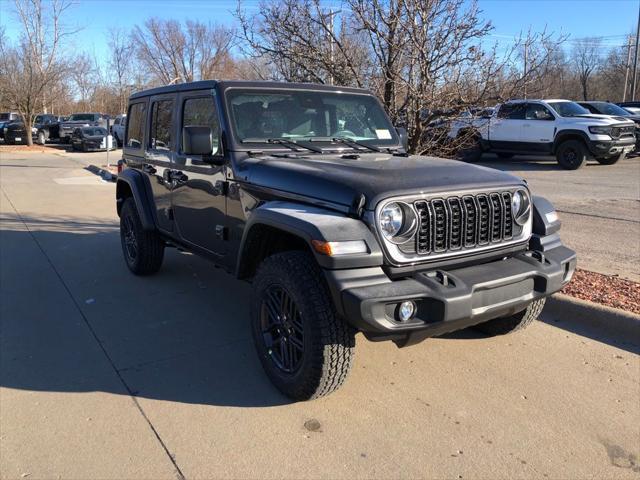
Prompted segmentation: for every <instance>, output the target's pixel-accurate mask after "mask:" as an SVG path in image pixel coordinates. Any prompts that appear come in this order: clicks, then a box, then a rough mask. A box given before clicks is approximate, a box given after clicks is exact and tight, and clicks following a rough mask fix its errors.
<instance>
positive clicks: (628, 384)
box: [0, 154, 640, 479]
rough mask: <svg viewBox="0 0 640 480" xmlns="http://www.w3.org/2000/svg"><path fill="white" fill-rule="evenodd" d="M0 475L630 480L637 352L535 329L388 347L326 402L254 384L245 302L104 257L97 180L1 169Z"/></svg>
mask: <svg viewBox="0 0 640 480" xmlns="http://www.w3.org/2000/svg"><path fill="white" fill-rule="evenodd" d="M0 186H1V188H2V192H1V195H2V196H1V197H0V205H1V211H0V215H1V222H2V225H1V230H0V254H1V255H2V256H1V258H0V274H1V277H0V283H1V284H2V288H1V289H0V295H1V297H0V308H1V310H0V319H1V321H2V338H1V339H0V341H1V342H2V343H1V348H0V355H1V357H0V404H1V406H2V408H1V409H0V472H2V478H7V479H8V478H21V477H23V476H24V475H27V474H29V476H28V478H54V477H58V476H59V477H64V478H134V477H135V478H176V477H178V478H180V477H182V476H184V477H186V478H214V477H215V478H222V477H225V478H274V477H278V478H318V477H323V478H345V477H349V478H389V477H395V478H397V477H412V478H413V477H415V478H427V477H441V478H531V477H538V478H568V477H570V478H577V477H579V478H637V477H638V473H639V472H640V461H639V459H638V458H639V456H640V452H639V451H638V448H639V445H640V443H639V440H640V429H639V428H640V427H639V425H640V411H639V408H638V398H639V397H640V380H639V378H640V357H639V355H638V354H639V352H640V345H639V344H638V343H634V342H637V339H628V338H627V339H625V338H617V337H616V336H615V335H614V336H605V335H603V334H601V333H600V332H598V331H591V332H584V331H581V328H582V327H581V325H580V324H579V322H575V321H573V320H571V319H567V318H562V317H552V316H549V315H546V316H544V317H543V319H544V322H537V323H535V324H534V325H533V326H532V327H530V328H529V329H527V330H526V331H524V332H522V333H520V334H516V335H513V336H507V337H500V338H493V339H488V338H484V337H481V336H478V335H475V334H473V333H470V332H462V333H458V334H456V335H450V336H448V337H446V338H439V339H432V340H429V341H427V342H425V343H422V344H420V345H417V346H415V347H410V348H408V349H403V350H398V349H396V348H395V346H394V345H393V344H389V343H381V344H376V343H369V342H367V341H365V340H364V339H363V338H362V337H361V336H359V337H358V339H357V344H358V347H357V354H356V360H355V366H354V370H353V372H352V374H351V376H350V378H349V379H348V381H347V383H346V384H345V386H344V387H343V388H342V389H341V390H339V391H338V392H336V393H335V394H333V395H331V396H329V397H327V398H323V399H320V400H317V401H313V402H306V403H296V404H292V403H290V402H289V401H288V400H287V399H286V398H284V397H282V396H281V395H280V394H279V393H278V392H277V391H276V390H275V389H274V388H273V387H272V386H271V384H270V383H269V382H268V381H267V379H266V377H265V376H264V374H263V373H262V370H261V367H260V365H259V362H258V360H257V358H256V356H255V353H254V351H253V346H252V342H251V340H250V333H249V328H248V327H249V326H248V313H249V312H248V306H247V304H248V301H247V300H248V297H249V295H250V288H249V287H248V286H247V285H245V284H241V283H238V282H236V281H234V280H232V279H231V277H229V276H228V275H226V274H224V273H222V272H220V271H218V270H216V269H214V268H212V267H211V265H210V264H209V263H207V262H206V261H204V260H202V259H199V258H197V257H195V256H193V255H188V254H182V253H179V252H177V251H174V250H169V251H168V252H167V257H166V260H165V264H164V266H163V269H162V271H161V272H160V273H159V274H158V275H156V276H154V277H149V278H140V277H134V276H133V275H130V274H129V273H128V271H127V270H126V267H125V266H124V263H123V261H122V259H121V252H120V244H119V235H118V229H117V217H116V215H115V211H114V200H113V199H114V189H115V187H114V185H113V184H110V183H106V182H102V181H101V180H100V179H99V178H98V177H96V176H95V175H92V174H91V173H89V172H87V171H86V170H83V169H82V168H81V166H79V164H78V162H76V161H75V160H74V159H71V158H68V157H66V156H63V157H60V156H47V155H33V154H29V155H22V156H21V155H4V154H3V155H2V158H1V159H0Z"/></svg>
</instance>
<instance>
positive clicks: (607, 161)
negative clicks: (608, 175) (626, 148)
mask: <svg viewBox="0 0 640 480" xmlns="http://www.w3.org/2000/svg"><path fill="white" fill-rule="evenodd" d="M626 156H627V154H626V153H620V154H618V155H615V156H613V157H608V158H596V160H597V161H598V163H599V164H600V165H613V164H614V163H618V162H619V161H620V160H624V159H625V157H626Z"/></svg>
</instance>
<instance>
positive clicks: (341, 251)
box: [311, 240, 369, 257]
mask: <svg viewBox="0 0 640 480" xmlns="http://www.w3.org/2000/svg"><path fill="white" fill-rule="evenodd" d="M311 244H312V245H313V249H314V250H315V251H316V252H318V253H320V254H321V255H327V256H329V257H336V256H339V255H355V254H358V253H369V249H368V248H367V244H366V242H365V241H364V240H348V241H345V242H325V241H323V240H311Z"/></svg>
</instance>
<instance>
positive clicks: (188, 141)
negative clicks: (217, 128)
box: [182, 125, 224, 165]
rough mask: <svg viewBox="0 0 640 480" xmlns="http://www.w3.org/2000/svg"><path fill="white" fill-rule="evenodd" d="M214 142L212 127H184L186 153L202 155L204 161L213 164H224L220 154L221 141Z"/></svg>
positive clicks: (183, 146) (183, 136)
mask: <svg viewBox="0 0 640 480" xmlns="http://www.w3.org/2000/svg"><path fill="white" fill-rule="evenodd" d="M216 140H217V141H216V143H215V146H214V144H213V133H212V131H211V127H204V126H196V125H189V126H186V127H182V151H183V153H185V154H186V155H201V156H202V161H203V162H205V163H210V164H212V165H222V163H224V159H223V158H222V157H221V156H220V155H219V152H220V147H219V145H220V142H219V140H218V139H216Z"/></svg>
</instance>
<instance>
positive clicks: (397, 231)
mask: <svg viewBox="0 0 640 480" xmlns="http://www.w3.org/2000/svg"><path fill="white" fill-rule="evenodd" d="M378 223H379V224H380V230H381V231H382V234H383V235H384V237H385V238H386V239H387V240H389V241H390V242H392V243H395V244H398V245H399V244H401V243H405V242H408V241H409V240H410V239H411V237H412V236H413V235H414V233H416V229H417V227H418V217H417V216H416V212H415V211H414V210H413V208H412V207H411V206H410V205H409V204H407V203H404V202H389V203H387V204H386V205H385V206H384V207H382V209H381V210H380V213H379V217H378Z"/></svg>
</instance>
